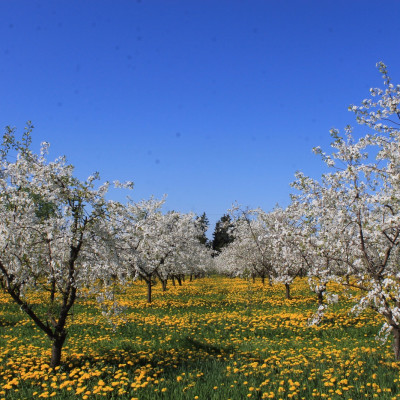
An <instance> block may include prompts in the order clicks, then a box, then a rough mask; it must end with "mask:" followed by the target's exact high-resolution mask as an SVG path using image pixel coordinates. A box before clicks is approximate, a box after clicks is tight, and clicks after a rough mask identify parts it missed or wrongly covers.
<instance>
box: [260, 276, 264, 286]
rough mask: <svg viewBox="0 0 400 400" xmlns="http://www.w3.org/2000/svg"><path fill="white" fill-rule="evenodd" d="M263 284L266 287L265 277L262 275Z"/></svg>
mask: <svg viewBox="0 0 400 400" xmlns="http://www.w3.org/2000/svg"><path fill="white" fill-rule="evenodd" d="M261 282H262V284H263V286H264V285H265V276H264V275H261Z"/></svg>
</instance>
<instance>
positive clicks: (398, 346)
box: [392, 327, 400, 361]
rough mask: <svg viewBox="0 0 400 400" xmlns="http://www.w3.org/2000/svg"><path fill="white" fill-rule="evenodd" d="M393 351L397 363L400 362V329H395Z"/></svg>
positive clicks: (393, 332)
mask: <svg viewBox="0 0 400 400" xmlns="http://www.w3.org/2000/svg"><path fill="white" fill-rule="evenodd" d="M392 334H393V351H394V359H395V361H400V328H395V327H393V329H392Z"/></svg>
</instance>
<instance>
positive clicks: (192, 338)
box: [0, 277, 400, 400]
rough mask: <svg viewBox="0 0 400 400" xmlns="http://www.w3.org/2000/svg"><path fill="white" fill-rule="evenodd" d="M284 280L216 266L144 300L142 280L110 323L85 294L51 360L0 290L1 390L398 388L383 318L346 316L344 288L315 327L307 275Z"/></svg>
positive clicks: (339, 395) (354, 392)
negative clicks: (222, 271)
mask: <svg viewBox="0 0 400 400" xmlns="http://www.w3.org/2000/svg"><path fill="white" fill-rule="evenodd" d="M284 292H285V291H284V287H283V285H282V286H281V285H276V286H273V287H269V286H268V285H266V286H265V287H263V286H262V285H261V283H256V284H250V283H249V282H247V281H245V280H242V279H238V278H237V279H227V278H219V277H213V278H205V279H199V280H196V281H194V282H185V283H184V284H183V286H182V287H169V290H168V291H167V292H165V293H162V292H161V288H160V285H157V286H156V287H155V291H154V302H153V304H151V305H147V304H146V302H145V287H144V285H142V284H140V283H137V284H135V285H134V286H133V287H131V288H129V289H127V290H126V292H125V293H123V294H122V295H121V302H122V303H123V305H124V306H125V307H126V310H125V313H124V314H123V319H121V320H116V321H115V325H114V326H113V325H110V324H109V323H108V322H107V321H106V320H105V319H104V318H103V317H102V316H101V313H100V311H99V309H98V307H97V305H96V303H95V302H94V301H93V300H90V299H88V300H86V301H80V302H79V303H78V304H77V305H76V306H75V309H74V316H73V318H72V319H71V321H70V327H69V329H70V335H69V337H68V339H67V342H66V344H65V347H64V352H63V365H62V366H61V367H60V368H59V369H58V370H57V371H55V372H54V371H51V370H49V367H48V364H47V363H48V362H49V360H50V343H49V341H48V340H47V339H46V338H45V337H44V335H43V334H42V332H40V331H39V330H38V329H37V328H35V326H34V325H33V323H32V322H30V321H29V320H28V319H27V317H25V316H24V315H23V313H22V312H21V311H20V310H19V309H18V307H16V306H14V305H13V304H12V303H11V302H9V300H8V298H7V297H6V295H4V294H2V293H0V332H1V334H0V399H32V398H48V397H52V398H53V399H96V398H98V399H123V400H124V399H141V400H142V399H151V400H153V399H173V400H179V399H204V400H209V399H232V400H237V399H247V398H250V399H265V398H273V399H291V398H292V399H313V398H315V399H353V400H358V399H362V398H366V399H370V398H378V399H400V390H399V378H400V375H399V365H398V364H397V363H394V362H393V355H392V351H391V347H390V343H386V344H381V343H380V342H377V341H376V340H375V336H376V334H377V332H378V331H379V327H380V325H381V323H382V321H381V320H380V318H377V317H376V316H375V315H373V314H364V315H361V316H359V317H357V318H356V317H353V316H349V315H348V310H349V308H350V307H351V303H349V301H348V300H345V299H341V301H340V303H339V304H337V305H335V307H334V308H332V309H331V310H330V312H329V313H328V314H327V315H326V318H325V319H324V320H323V322H322V323H321V325H320V326H318V327H309V326H307V320H308V318H310V316H311V315H312V314H313V312H314V311H315V310H316V308H317V300H316V296H315V294H312V293H311V292H310V291H309V290H308V286H307V282H306V281H305V280H303V281H302V280H298V281H297V282H295V284H294V285H293V289H292V295H293V300H286V299H285V298H284ZM37 302H38V307H40V300H39V298H38V299H37Z"/></svg>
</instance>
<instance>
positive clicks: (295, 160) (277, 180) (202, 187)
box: [0, 0, 400, 230]
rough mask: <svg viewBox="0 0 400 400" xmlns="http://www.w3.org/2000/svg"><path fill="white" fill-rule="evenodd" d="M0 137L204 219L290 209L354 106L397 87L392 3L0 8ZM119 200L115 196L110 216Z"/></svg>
mask: <svg viewBox="0 0 400 400" xmlns="http://www.w3.org/2000/svg"><path fill="white" fill-rule="evenodd" d="M0 15H1V22H0V93H1V96H0V126H1V127H2V128H3V127H4V126H6V125H11V126H16V127H17V128H18V129H19V130H20V131H22V130H23V127H24V123H25V121H27V120H32V122H33V124H34V125H35V131H34V142H35V146H37V147H38V144H39V143H40V142H41V141H44V140H46V141H49V142H50V143H51V157H50V158H52V157H56V156H58V155H61V154H65V155H66V156H67V157H68V160H69V161H70V162H71V163H72V164H74V165H75V166H76V173H77V175H78V176H79V177H81V178H84V177H86V176H88V175H90V174H91V173H92V172H93V171H99V172H100V174H101V177H102V179H103V180H114V179H119V180H121V181H123V180H133V181H134V182H135V189H134V191H133V192H132V194H131V195H132V197H133V198H134V199H136V200H140V199H143V198H148V197H149V196H150V195H152V194H153V195H155V196H156V197H161V196H162V195H163V194H164V193H166V194H168V199H167V207H166V208H167V209H175V210H179V211H182V212H188V211H193V212H195V213H197V214H201V213H202V212H203V211H205V212H206V213H207V215H208V216H209V219H210V222H211V225H212V226H211V230H213V226H214V224H215V222H216V220H217V219H219V218H220V217H221V215H222V214H223V213H224V212H226V210H227V209H228V208H229V207H230V206H231V204H232V203H233V202H234V201H238V202H239V203H240V204H243V205H244V206H250V207H257V206H260V207H262V208H264V209H265V210H269V209H271V208H272V207H273V206H274V205H275V204H276V203H279V204H281V205H283V206H286V205H287V204H288V202H289V193H290V192H291V188H290V186H289V183H290V182H291V181H292V180H293V177H294V173H295V171H296V170H302V171H304V172H305V173H306V174H308V175H312V176H319V175H320V173H321V168H322V163H321V162H320V160H319V159H318V158H317V157H316V156H314V155H313V154H312V153H311V148H312V147H313V146H317V145H321V146H322V147H323V148H325V149H328V147H329V143H330V136H329V129H330V128H332V127H337V128H342V127H343V126H344V125H346V124H348V123H353V121H354V118H353V115H352V114H351V113H349V112H348V111H347V106H348V105H349V104H350V103H359V102H360V101H361V100H362V99H363V98H365V97H367V96H368V93H369V92H368V89H369V87H371V86H381V78H380V76H379V73H378V71H377V69H376V67H375V64H376V62H377V61H380V60H382V61H384V62H385V63H386V64H387V65H388V66H389V71H390V73H391V75H392V77H393V80H394V82H395V83H400V51H399V50H400V45H399V43H400V42H399V40H400V24H399V17H400V2H398V1H391V2H378V1H366V0H363V1H361V0H360V1H349V0H347V1H338V0H335V1H325V0H324V1H321V0H318V1H267V0H264V1H236V0H229V1H228V0H226V1H225V0H182V1H177V0H175V1H174V0H159V1H155V0H154V1H152V0H141V1H134V0H112V1H111V0H109V1H102V0H80V1H74V0H68V1H61V0H56V1H55V0H53V1H35V0H26V1H20V0H1V1H0ZM125 195H126V193H121V192H113V193H112V197H113V198H116V199H118V200H122V199H123V197H124V196H125Z"/></svg>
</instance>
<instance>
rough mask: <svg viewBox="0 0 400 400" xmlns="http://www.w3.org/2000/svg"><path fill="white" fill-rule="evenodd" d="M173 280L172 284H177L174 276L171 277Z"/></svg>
mask: <svg viewBox="0 0 400 400" xmlns="http://www.w3.org/2000/svg"><path fill="white" fill-rule="evenodd" d="M171 280H172V286H176V283H175V277H174V276H172V277H171Z"/></svg>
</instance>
